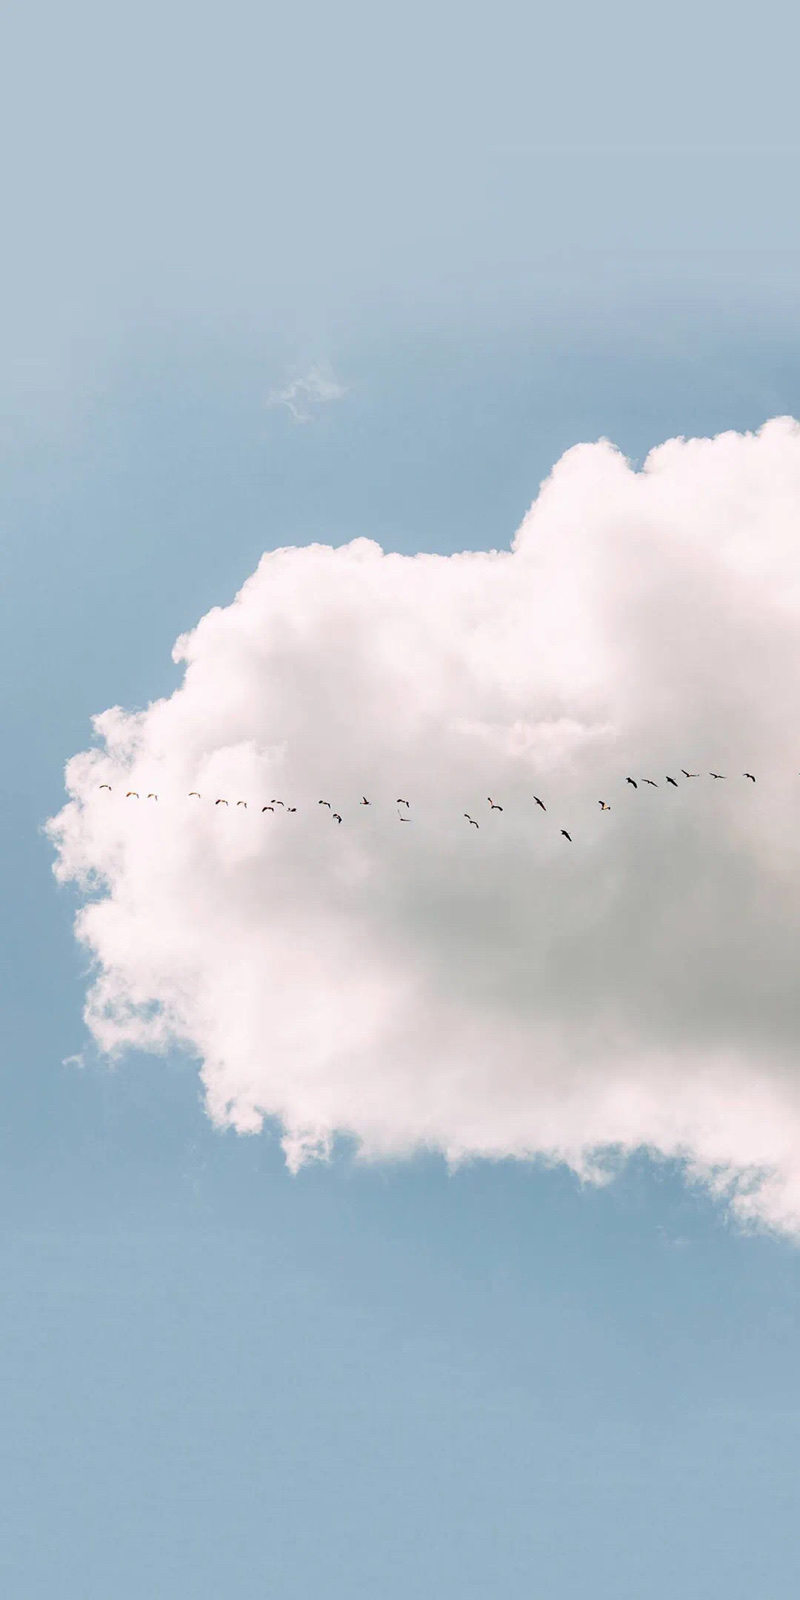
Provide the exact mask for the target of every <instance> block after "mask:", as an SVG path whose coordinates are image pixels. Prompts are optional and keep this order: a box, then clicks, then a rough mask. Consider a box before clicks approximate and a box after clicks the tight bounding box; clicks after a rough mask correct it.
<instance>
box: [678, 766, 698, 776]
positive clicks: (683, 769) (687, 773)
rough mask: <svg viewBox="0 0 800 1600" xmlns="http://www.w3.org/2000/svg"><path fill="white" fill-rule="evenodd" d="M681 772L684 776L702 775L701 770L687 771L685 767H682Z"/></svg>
mask: <svg viewBox="0 0 800 1600" xmlns="http://www.w3.org/2000/svg"><path fill="white" fill-rule="evenodd" d="M681 772H682V773H683V776H684V778H699V776H700V774H699V772H687V771H686V768H685V767H681Z"/></svg>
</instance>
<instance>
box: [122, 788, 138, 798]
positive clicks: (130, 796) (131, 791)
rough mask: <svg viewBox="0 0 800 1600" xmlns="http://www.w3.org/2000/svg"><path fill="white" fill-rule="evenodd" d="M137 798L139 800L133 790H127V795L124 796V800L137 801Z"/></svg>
mask: <svg viewBox="0 0 800 1600" xmlns="http://www.w3.org/2000/svg"><path fill="white" fill-rule="evenodd" d="M138 798H139V796H138V794H137V793H136V790H135V789H129V790H128V793H127V794H126V796H125V799H126V800H138Z"/></svg>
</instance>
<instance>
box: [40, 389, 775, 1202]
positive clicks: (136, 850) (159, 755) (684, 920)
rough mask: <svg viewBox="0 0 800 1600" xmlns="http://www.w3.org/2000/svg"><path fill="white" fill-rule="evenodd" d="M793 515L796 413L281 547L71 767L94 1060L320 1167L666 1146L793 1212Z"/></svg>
mask: <svg viewBox="0 0 800 1600" xmlns="http://www.w3.org/2000/svg"><path fill="white" fill-rule="evenodd" d="M799 516H800V428H798V426H797V424H795V423H793V422H792V421H791V420H789V419H777V420H775V421H772V422H770V423H768V424H766V425H765V426H764V427H763V428H762V429H761V430H760V431H759V432H758V433H757V434H753V435H747V436H742V435H736V434H725V435H722V436H720V437H718V438H716V439H713V440H702V439H694V440H681V439H674V440H671V441H669V442H667V443H665V444H663V445H661V446H660V447H659V448H657V449H655V450H654V451H653V452H652V453H651V454H650V455H649V456H648V458H647V460H646V461H645V462H644V465H643V467H642V468H641V470H635V469H634V468H633V467H632V465H631V464H630V463H629V462H627V461H626V460H625V458H624V457H623V456H622V455H621V453H620V452H619V451H618V450H616V449H614V448H613V447H612V446H611V445H610V444H608V443H605V442H600V443H597V444H593V445H581V446H577V447H575V448H574V449H573V450H571V451H569V452H568V453H567V454H566V455H565V456H564V457H563V458H562V459H561V461H560V462H558V463H557V465H556V466H555V468H554V470H553V473H552V475H551V476H550V477H549V478H548V480H547V481H546V482H545V483H544V484H543V486H542V488H541V490H540V492H539V494H538V496H537V498H536V500H535V501H534V503H533V506H532V508H531V510H530V512H529V514H528V515H527V517H526V518H525V521H524V522H523V524H522V526H521V528H520V529H519V531H518V532H517V534H516V535H515V537H514V538H513V542H512V544H511V547H510V548H507V549H505V550H503V549H501V548H496V549H493V550H489V551H485V552H476V551H471V552H465V553H462V554H453V555H451V556H439V555H430V556H428V555H424V554H418V555H416V556H403V555H399V554H388V555H387V554H384V553H383V552H382V551H381V549H380V548H379V546H378V545H377V544H376V543H374V542H372V541H370V540H368V539H365V538H359V539H356V540H354V541H353V542H352V543H349V544H346V545H344V546H343V547H341V548H339V549H336V550H334V549H332V548H330V547H325V546H322V545H312V546H309V547H307V548H305V549H278V550H275V551H272V552H271V553H268V554H267V555H265V556H264V557H263V559H262V561H261V562H260V564H259V567H258V569H257V571H256V572H255V573H254V574H253V576H252V577H251V578H250V579H249V580H248V581H247V583H246V584H245V585H244V587H243V588H242V590H241V591H240V593H239V594H238V596H237V597H236V599H235V601H234V602H233V604H232V605H229V606H227V607H225V608H219V609H215V610H213V611H211V612H210V613H209V614H208V615H207V616H205V617H204V618H203V619H202V620H201V621H200V622H199V623H198V626H197V627H196V628H195V629H194V630H193V631H192V632H191V633H190V634H188V635H186V636H184V637H183V638H182V639H180V640H179V641H178V643H177V645H176V648H175V659H176V661H177V662H179V663H180V664H182V665H183V664H185V676H184V680H183V683H182V685H181V687H180V688H178V689H177V690H176V691H175V692H174V693H173V694H172V695H171V696H170V697H168V698H167V699H165V700H160V701H157V702H156V703H154V704H153V705H152V706H150V707H149V708H148V709H147V710H145V711H143V712H138V713H135V714H126V713H125V712H124V711H123V710H121V709H120V708H115V709H112V710H109V711H107V712H105V713H103V714H102V715H100V716H98V717H97V718H96V720H95V727H96V731H97V734H98V736H99V741H100V743H99V748H97V749H95V750H93V751H91V752H86V753H84V754H83V755H79V756H76V757H75V758H74V759H73V760H72V761H71V763H70V765H69V767H68V770H67V784H68V788H69V790H70V792H71V794H72V796H73V798H72V800H71V801H70V803H69V804H68V806H67V807H66V808H65V810H64V811H63V812H62V813H61V814H60V816H59V818H58V819H56V820H55V821H54V823H53V824H52V825H51V833H52V836H53V838H54V839H55V841H56V843H57V845H58V850H59V858H58V874H59V876H60V877H61V878H62V879H65V878H75V879H77V880H78V881H79V882H80V883H82V884H84V885H86V886H87V887H89V888H90V889H92V890H93V891H94V892H93V893H92V895H91V897H90V899H89V900H88V902H87V903H86V904H85V906H84V908H83V909H82V910H81V912H80V914H79V917H78V924H77V927H78V933H79V936H80V938H81V940H82V941H83V942H84V943H85V944H86V945H87V947H88V949H89V950H90V952H91V955H92V957H93V960H94V962H95V965H96V976H95V978H94V981H93V985H92V988H91V993H90V999H89V1006H88V1012H87V1018H88V1021H89V1025H90V1027H91V1030H92V1032H93V1034H94V1037H95V1039H96V1041H97V1043H98V1044H99V1045H100V1047H101V1048H102V1049H103V1050H106V1051H111V1052H115V1051H116V1052H118V1051H119V1050H120V1049H121V1047H123V1046H126V1045H127V1046H139V1047H144V1048H150V1049H156V1050H162V1051H163V1050H164V1049H166V1048H167V1047H168V1046H170V1045H173V1044H180V1045H183V1046H185V1047H188V1048H189V1050H190V1051H191V1052H192V1053H193V1054H194V1055H196V1056H197V1057H198V1058H199V1061H200V1071H201V1076H202V1081H203V1086H204V1091H205V1097H206V1103H207V1107H208V1110H209V1112H210V1115H211V1117H212V1118H213V1120H214V1121H215V1122H216V1123H218V1124H219V1125H221V1126H226V1125H231V1126H233V1127H234V1128H236V1129H238V1130H239V1131H240V1132H251V1131H253V1130H257V1129H258V1128H260V1127H261V1125H262V1121H263V1119H264V1117H273V1118H278V1119H279V1121H280V1123H281V1126H282V1130H283V1135H284V1137H283V1143H284V1149H285V1151H286V1155H287V1159H288V1161H289V1164H290V1165H291V1166H292V1167H293V1168H295V1169H296V1168H297V1166H298V1165H299V1164H301V1163H302V1162H303V1161H304V1160H307V1159H309V1158H310V1157H312V1156H319V1155H328V1154H329V1153H330V1149H331V1144H332V1141H333V1139H334V1137H335V1136H336V1135H337V1134H342V1135H349V1136H351V1137H352V1138H353V1139H355V1141H356V1142H357V1145H358V1148H359V1151H360V1153H361V1154H362V1155H363V1156H364V1157H368V1158H378V1157H380V1156H386V1155H391V1156H396V1155H400V1154H408V1153H410V1152H413V1151H415V1150H419V1149H421V1148H428V1149H433V1150H439V1151H442V1152H443V1153H444V1154H445V1155H446V1156H447V1157H448V1159H449V1160H450V1161H451V1162H453V1161H459V1160H462V1159H464V1158H467V1157H471V1156H491V1157H506V1156H516V1157H531V1156H535V1155H540V1156H544V1157H547V1158H549V1159H557V1160H562V1161H566V1162H568V1163H569V1164H570V1165H571V1166H573V1167H574V1168H575V1169H576V1170H577V1171H578V1172H579V1173H581V1174H583V1175H590V1176H594V1177H596V1178H599V1177H602V1176H604V1175H606V1174H607V1172H608V1170H609V1163H610V1159H611V1164H612V1165H613V1157H614V1156H618V1155H619V1154H620V1153H622V1152H630V1151H631V1150H633V1149H635V1148H636V1147H637V1146H647V1147H650V1148H651V1149H652V1150H654V1151H656V1152H658V1153H659V1154H661V1155H664V1156H673V1157H674V1156H679V1157H685V1158H686V1160H687V1162H688V1163H689V1167H690V1169H691V1170H692V1171H693V1172H694V1173H695V1174H696V1175H697V1174H699V1175H702V1176H703V1177H704V1178H705V1179H706V1180H707V1181H708V1182H709V1183H710V1184H711V1185H712V1186H713V1187H714V1188H715V1189H716V1190H717V1191H720V1192H726V1193H728V1194H729V1196H730V1199H731V1203H732V1205H733V1207H734V1209H735V1211H736V1212H737V1213H738V1214H739V1216H740V1217H742V1218H749V1219H755V1220H760V1221H761V1222H763V1223H768V1224H772V1225H774V1226H776V1227H779V1228H785V1229H787V1230H789V1231H795V1230H797V1229H798V1228H800V1074H798V1071H797V1067H796V1050H797V1029H798V1020H799V1019H798V1000H797V990H796V954H795V951H796V939H797V933H798V927H799V926H800V890H798V888H797V873H798V866H800V838H799V837H798V833H797V828H796V816H797V807H798V803H800V774H799V773H798V762H797V759H796V753H794V752H793V751H792V749H791V746H790V744H788V743H787V738H786V730H787V728H789V727H791V724H792V717H793V708H794V691H795V676H794V673H793V665H792V664H793V661H794V656H795V652H796V647H797V645H796V641H797V629H798V622H799V621H800V551H799V550H798V545H797V537H796V530H797V526H798V517H799ZM499 532H500V530H498V533H499ZM501 542H502V541H501V539H500V538H499V537H498V546H500V544H501ZM682 768H686V769H687V770H688V771H691V772H693V773H694V774H696V776H694V777H692V778H689V779H687V778H685V777H684V776H683V773H682V770H681V769H682ZM711 770H714V771H717V772H719V773H720V774H723V775H724V777H723V778H721V779H719V780H717V779H712V778H711V775H710V774H711ZM745 771H750V772H752V773H753V775H754V776H755V777H756V780H757V781H756V783H755V784H753V782H752V779H748V778H746V777H745V775H744V774H745ZM667 775H669V776H671V777H673V778H674V779H675V780H676V783H677V787H676V786H675V784H669V783H667V781H666V779H667ZM628 776H632V777H633V779H634V782H635V783H636V785H637V787H636V788H635V789H634V786H633V784H628V783H627V777H628ZM645 778H650V779H651V780H652V783H650V784H646V783H645V782H644V779H645ZM101 785H110V789H108V788H105V787H102V788H101ZM656 785H657V787H656ZM131 789H133V790H135V791H137V793H138V795H139V796H140V798H139V799H138V800H137V798H136V797H135V796H133V795H130V796H127V797H126V791H128V790H131ZM192 790H197V791H199V795H193V794H191V793H190V791H192ZM150 792H154V793H157V795H158V800H157V801H155V802H154V801H150V802H148V800H147V795H148V793H150ZM535 795H538V796H539V798H540V799H543V801H544V805H545V807H546V809H545V810H542V808H541V807H537V806H536V803H535V799H534V796H535ZM364 797H365V798H368V799H369V801H370V804H369V807H365V806H364V805H363V804H362V803H361V802H362V798H364ZM490 798H491V799H494V801H495V803H496V805H497V806H498V807H499V806H501V805H502V811H501V810H499V809H498V810H494V809H492V808H491V806H490V803H489V802H490ZM222 799H224V800H226V801H227V804H226V805H218V804H217V801H218V800H222ZM398 799H400V800H404V799H408V800H409V807H408V808H407V809H404V808H403V807H402V806H401V805H399V804H398ZM242 800H246V805H244V804H240V803H239V802H241V801H242ZM320 800H323V801H324V800H327V801H328V802H329V804H328V806H325V805H322V804H320ZM600 800H603V801H604V803H605V804H606V805H608V806H609V810H608V811H605V810H604V809H603V808H601V807H600V804H599V802H600ZM290 805H294V806H296V808H297V809H296V812H295V813H290V812H288V811H287V809H286V808H287V807H288V806H290ZM265 806H266V807H269V808H270V809H268V810H264V809H262V808H263V807H265ZM273 807H274V809H273ZM335 813H338V814H339V815H340V816H341V817H342V822H341V824H340V823H338V822H336V821H335V815H334V814H335ZM465 813H468V814H469V815H470V816H471V817H473V818H474V819H475V820H477V821H478V823H479V826H478V828H477V829H474V830H473V828H472V827H471V825H470V824H469V822H468V819H467V816H466V815H465ZM401 816H404V819H405V820H404V821H403V822H402V823H401V820H400V819H401ZM562 828H565V829H566V830H567V832H568V833H569V834H570V839H566V838H565V836H564V835H563V834H562V832H561V829H562ZM98 890H99V893H98Z"/></svg>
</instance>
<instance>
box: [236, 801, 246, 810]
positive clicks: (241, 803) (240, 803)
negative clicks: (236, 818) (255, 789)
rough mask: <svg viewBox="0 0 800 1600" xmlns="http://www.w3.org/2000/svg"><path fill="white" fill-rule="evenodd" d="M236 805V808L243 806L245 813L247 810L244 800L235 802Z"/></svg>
mask: <svg viewBox="0 0 800 1600" xmlns="http://www.w3.org/2000/svg"><path fill="white" fill-rule="evenodd" d="M236 804H237V806H244V809H245V811H246V810H247V801H246V800H237V802H236Z"/></svg>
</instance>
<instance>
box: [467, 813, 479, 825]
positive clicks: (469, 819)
mask: <svg viewBox="0 0 800 1600" xmlns="http://www.w3.org/2000/svg"><path fill="white" fill-rule="evenodd" d="M464 816H465V817H466V819H467V822H468V823H469V824H470V826H471V827H473V828H479V827H480V823H479V822H476V821H475V818H474V817H471V816H470V814H469V812H468V811H465V812H464Z"/></svg>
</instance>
